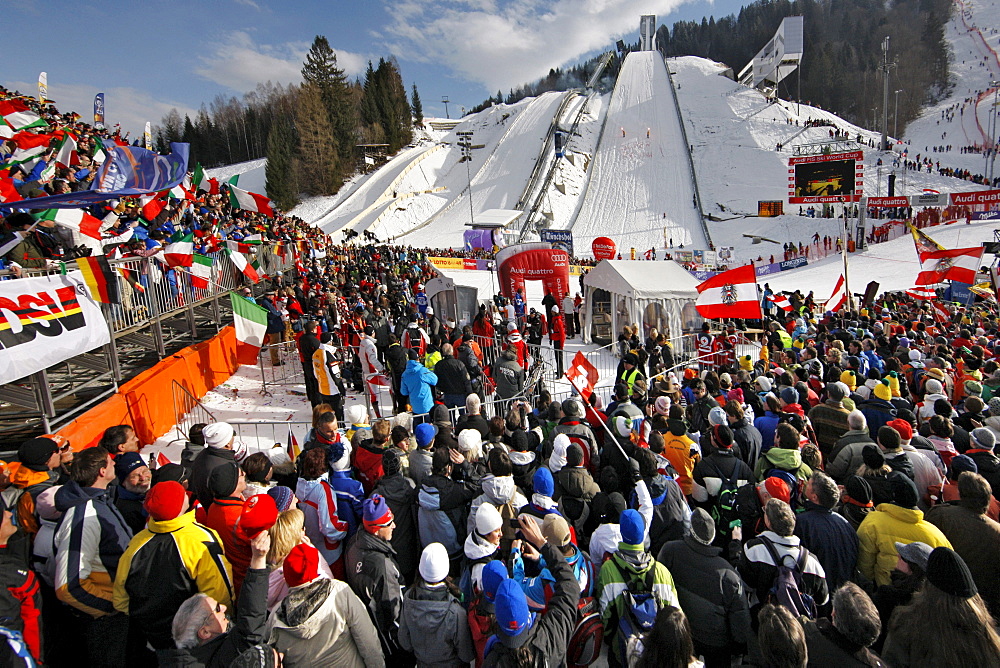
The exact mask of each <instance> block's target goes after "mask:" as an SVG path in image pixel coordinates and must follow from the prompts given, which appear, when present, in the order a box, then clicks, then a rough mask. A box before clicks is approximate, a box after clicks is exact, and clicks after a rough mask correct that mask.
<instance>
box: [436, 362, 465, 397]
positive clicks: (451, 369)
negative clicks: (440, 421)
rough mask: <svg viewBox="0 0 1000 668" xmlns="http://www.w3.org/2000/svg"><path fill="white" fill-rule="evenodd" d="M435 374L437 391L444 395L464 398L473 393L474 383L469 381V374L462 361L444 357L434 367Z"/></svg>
mask: <svg viewBox="0 0 1000 668" xmlns="http://www.w3.org/2000/svg"><path fill="white" fill-rule="evenodd" d="M434 373H436V374H437V377H438V383H437V389H438V391H439V392H441V393H443V394H460V395H462V396H463V397H465V396H468V395H469V393H471V392H472V383H471V382H470V380H469V372H468V371H467V370H466V368H465V364H463V363H462V361H461V360H458V359H455V358H454V357H442V358H441V360H440V361H439V362H438V363H437V364H435V365H434Z"/></svg>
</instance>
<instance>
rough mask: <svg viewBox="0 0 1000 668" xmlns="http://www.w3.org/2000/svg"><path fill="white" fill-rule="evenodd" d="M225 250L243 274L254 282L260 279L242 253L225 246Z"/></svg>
mask: <svg viewBox="0 0 1000 668" xmlns="http://www.w3.org/2000/svg"><path fill="white" fill-rule="evenodd" d="M225 250H226V253H228V254H229V259H230V260H232V261H233V264H234V265H236V268H237V269H239V270H240V272H242V273H243V275H244V276H246V277H247V278H249V279H250V280H251V281H253V282H254V283H256V282H257V281H259V280H260V276H258V275H257V270H256V269H254V268H253V266H252V265H251V264H250V263H249V262H247V258H246V256H245V255H243V253H240V252H238V251H234V250H233V249H231V248H226V249H225Z"/></svg>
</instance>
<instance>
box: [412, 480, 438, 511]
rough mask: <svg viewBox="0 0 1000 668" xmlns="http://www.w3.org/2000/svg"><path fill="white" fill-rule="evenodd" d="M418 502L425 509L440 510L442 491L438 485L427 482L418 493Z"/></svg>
mask: <svg viewBox="0 0 1000 668" xmlns="http://www.w3.org/2000/svg"><path fill="white" fill-rule="evenodd" d="M417 503H418V504H420V507H421V508H423V509H424V510H440V509H441V491H440V490H438V488H437V487H432V486H430V485H427V484H424V485H421V486H420V492H419V493H418V494H417Z"/></svg>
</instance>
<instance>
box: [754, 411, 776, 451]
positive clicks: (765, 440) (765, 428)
mask: <svg viewBox="0 0 1000 668" xmlns="http://www.w3.org/2000/svg"><path fill="white" fill-rule="evenodd" d="M753 426H755V427H757V431H759V432H760V436H761V442H760V454H764V453H765V452H767V451H768V450H770V449H771V448H772V447H774V432H775V430H777V428H778V416H777V414H775V413H772V412H771V411H764V414H763V415H761V416H760V417H759V418H756V419H754V421H753Z"/></svg>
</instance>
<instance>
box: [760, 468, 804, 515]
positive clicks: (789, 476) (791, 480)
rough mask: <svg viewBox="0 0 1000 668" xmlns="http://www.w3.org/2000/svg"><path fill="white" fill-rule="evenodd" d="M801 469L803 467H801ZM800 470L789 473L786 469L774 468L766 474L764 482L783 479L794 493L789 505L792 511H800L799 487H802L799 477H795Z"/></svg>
mask: <svg viewBox="0 0 1000 668" xmlns="http://www.w3.org/2000/svg"><path fill="white" fill-rule="evenodd" d="M799 468H802V467H801V466H799ZM798 470H799V469H795V471H793V472H789V471H786V470H785V469H778V468H774V469H768V471H767V473H765V474H764V480H767V479H768V478H781V479H782V480H784V481H785V484H786V485H788V489H789V490H791V493H792V494H791V497H790V498H789V503H788V505H789V506H791V508H792V510H798V509H799V487H801V482H800V481H799V478H798V476H796V475H795V474H796V473H798Z"/></svg>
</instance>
